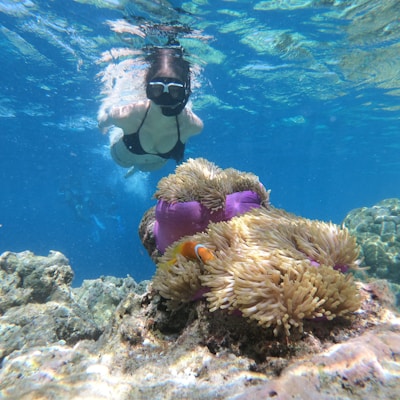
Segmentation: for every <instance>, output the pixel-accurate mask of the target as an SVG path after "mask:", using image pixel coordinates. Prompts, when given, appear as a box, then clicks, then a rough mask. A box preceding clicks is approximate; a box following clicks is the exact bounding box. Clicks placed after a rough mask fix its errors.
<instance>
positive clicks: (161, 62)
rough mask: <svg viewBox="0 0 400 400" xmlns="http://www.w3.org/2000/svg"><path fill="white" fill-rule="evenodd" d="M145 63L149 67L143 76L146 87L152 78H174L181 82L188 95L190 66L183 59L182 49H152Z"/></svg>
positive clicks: (175, 47)
mask: <svg viewBox="0 0 400 400" xmlns="http://www.w3.org/2000/svg"><path fill="white" fill-rule="evenodd" d="M146 61H147V62H148V63H149V65H150V67H149V68H148V70H147V73H146V76H145V81H146V82H145V83H146V85H147V84H148V83H149V82H150V81H151V80H152V79H154V78H161V77H162V78H174V79H178V80H180V81H181V82H183V83H184V84H185V87H186V90H187V91H188V95H189V94H190V64H189V62H188V61H186V60H185V59H184V58H183V49H182V47H180V46H174V47H154V48H153V49H152V50H151V52H150V54H149V55H148V56H147V57H146Z"/></svg>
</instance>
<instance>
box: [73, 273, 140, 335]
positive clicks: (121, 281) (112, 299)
mask: <svg viewBox="0 0 400 400" xmlns="http://www.w3.org/2000/svg"><path fill="white" fill-rule="evenodd" d="M145 290H146V282H142V283H141V284H140V285H139V284H137V283H136V282H135V280H134V279H133V278H131V277H130V276H128V277H126V278H116V277H113V276H102V277H100V278H99V279H93V280H84V281H83V283H82V286H80V287H79V288H74V289H72V293H73V299H74V301H75V302H77V303H78V304H79V305H80V306H81V307H84V308H85V309H87V310H89V311H90V313H91V315H92V317H93V320H94V321H95V322H96V324H97V326H98V327H100V329H104V328H105V326H106V325H107V324H108V323H109V321H110V318H111V315H112V314H113V313H114V311H115V309H116V308H117V306H118V305H119V303H120V302H121V301H122V300H123V299H124V298H125V297H126V296H127V295H128V293H130V292H133V291H135V292H136V293H140V292H144V291H145Z"/></svg>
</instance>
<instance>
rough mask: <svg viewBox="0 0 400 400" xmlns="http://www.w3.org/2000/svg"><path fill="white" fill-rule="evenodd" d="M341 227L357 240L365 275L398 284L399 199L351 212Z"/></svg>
mask: <svg viewBox="0 0 400 400" xmlns="http://www.w3.org/2000/svg"><path fill="white" fill-rule="evenodd" d="M343 225H344V226H345V227H347V228H348V229H349V231H350V232H351V234H352V235H354V236H355V237H356V238H357V243H358V244H359V245H360V247H361V256H362V257H363V261H362V263H361V266H366V267H368V269H367V271H366V272H367V274H368V275H372V276H374V277H377V278H383V279H390V280H391V281H393V282H396V283H400V199H386V200H383V201H381V202H379V203H377V204H375V205H374V206H373V207H362V208H357V209H355V210H352V211H350V212H349V213H348V214H347V216H346V218H345V219H344V221H343Z"/></svg>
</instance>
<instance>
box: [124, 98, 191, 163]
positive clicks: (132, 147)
mask: <svg viewBox="0 0 400 400" xmlns="http://www.w3.org/2000/svg"><path fill="white" fill-rule="evenodd" d="M149 110H150V104H149V106H148V107H147V110H146V113H145V114H144V117H143V120H142V122H141V123H140V125H139V128H138V130H137V131H136V132H134V133H132V134H129V135H124V136H123V139H122V140H123V142H124V143H125V146H126V147H127V149H128V150H129V151H130V152H131V153H133V154H153V155H155V156H159V157H161V158H165V159H170V158H172V159H173V160H175V161H176V162H177V163H179V162H181V161H182V160H183V157H184V153H185V144H184V143H182V142H181V131H180V129H179V121H178V116H177V115H175V120H176V128H177V131H178V140H177V142H176V144H175V146H174V147H173V148H172V149H171V150H170V151H167V152H166V153H149V152H147V151H145V150H144V149H143V147H142V144H141V143H140V138H139V132H140V129H141V128H142V126H143V124H144V121H145V120H146V117H147V114H148V113H149Z"/></svg>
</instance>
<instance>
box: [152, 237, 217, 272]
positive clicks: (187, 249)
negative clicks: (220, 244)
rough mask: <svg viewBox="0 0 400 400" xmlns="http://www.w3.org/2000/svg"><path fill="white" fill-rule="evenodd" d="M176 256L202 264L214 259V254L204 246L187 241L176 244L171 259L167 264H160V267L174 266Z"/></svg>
mask: <svg viewBox="0 0 400 400" xmlns="http://www.w3.org/2000/svg"><path fill="white" fill-rule="evenodd" d="M178 254H181V255H182V256H184V257H186V258H188V259H189V260H196V259H198V260H199V261H201V262H202V263H203V264H205V263H207V262H209V261H211V260H213V259H214V254H213V253H212V251H211V250H210V249H208V248H207V247H206V246H204V244H201V243H196V242H191V241H187V242H182V243H179V244H177V245H176V246H175V248H174V250H173V252H172V255H173V258H172V259H171V260H169V261H168V262H166V263H163V264H161V265H160V267H170V266H172V265H174V264H176V263H177V258H176V256H177V255H178Z"/></svg>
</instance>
